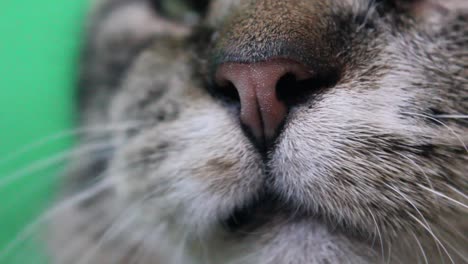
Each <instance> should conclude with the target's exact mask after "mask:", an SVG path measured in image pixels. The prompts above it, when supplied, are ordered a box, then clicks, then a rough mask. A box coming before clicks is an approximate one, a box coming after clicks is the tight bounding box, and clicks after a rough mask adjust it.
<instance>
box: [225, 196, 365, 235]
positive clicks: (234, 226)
mask: <svg viewBox="0 0 468 264" xmlns="http://www.w3.org/2000/svg"><path fill="white" fill-rule="evenodd" d="M301 221H310V222H313V223H318V224H322V225H323V226H325V227H327V228H328V229H329V231H331V232H337V233H341V234H343V235H345V236H347V237H349V238H352V239H353V240H355V241H360V242H369V241H368V239H369V236H367V232H366V231H365V230H361V229H359V228H357V227H356V228H355V227H352V226H349V225H347V226H344V225H342V222H340V221H335V220H334V219H333V217H332V216H330V215H327V216H325V215H324V214H322V213H320V212H318V211H314V212H311V211H310V210H306V209H305V208H303V207H302V206H300V205H299V203H295V202H293V201H285V200H284V199H282V198H281V197H280V196H279V195H277V194H274V193H273V192H268V193H263V194H261V195H259V196H258V197H257V198H256V199H252V200H250V201H249V202H247V203H245V204H243V206H239V207H237V208H236V209H234V210H233V211H232V213H231V214H229V215H228V217H226V218H224V219H223V220H222V221H221V226H222V227H223V228H224V229H225V230H226V231H227V232H228V233H230V234H233V235H240V236H243V235H249V234H253V233H255V232H256V231H257V230H265V227H266V228H267V230H268V226H269V225H270V224H275V225H290V224H294V223H295V222H301ZM267 232H268V231H267Z"/></svg>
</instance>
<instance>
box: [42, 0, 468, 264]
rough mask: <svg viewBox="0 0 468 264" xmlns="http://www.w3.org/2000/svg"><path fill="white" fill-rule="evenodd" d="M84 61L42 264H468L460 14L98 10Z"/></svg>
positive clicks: (412, 8)
mask: <svg viewBox="0 0 468 264" xmlns="http://www.w3.org/2000/svg"><path fill="white" fill-rule="evenodd" d="M81 65H82V67H81V68H82V70H81V74H80V83H79V89H78V90H79V94H78V98H79V112H80V125H81V126H82V127H83V128H84V130H83V131H84V133H83V135H82V136H81V138H80V142H81V145H80V146H78V148H77V151H78V153H82V155H79V157H78V158H76V160H75V161H73V164H72V166H71V167H70V168H69V173H68V176H69V177H67V181H66V183H65V184H64V187H63V189H64V195H65V197H67V196H66V195H71V196H68V197H69V199H68V201H72V202H71V203H69V204H68V205H66V206H63V207H62V208H60V210H57V212H56V214H55V215H54V218H53V220H52V221H51V222H50V225H49V229H50V233H51V238H50V240H51V242H50V245H51V252H52V253H51V255H52V256H53V263H60V264H61V263H66V264H72V263H93V264H124V263H125V264H127V263H136V264H180V263H181V264H185V263H186V264H199V263H203V264H210V263H212V264H231V263H232V264H234V263H242V264H275V263H276V264H305V263H310V264H313V263H324V264H325V263H329V264H334V263H353V264H354V263H359V264H360V263H363V264H366V263H367V264H371V263H468V247H467V245H468V237H467V234H468V221H467V208H468V207H467V195H466V193H467V191H468V184H467V183H468V181H467V169H468V155H467V154H468V149H467V146H466V145H467V142H468V133H467V132H468V130H467V127H468V120H467V115H466V114H467V111H468V2H466V1H463V0H460V1H457V0H447V1H434V0H413V1H400V0H342V1H335V0H282V1H278V0H211V1H209V0H199V1H191V0H101V1H96V2H95V5H94V7H93V10H92V12H91V14H90V19H89V24H88V28H87V42H86V45H85V49H84V52H83V61H82V64H81ZM96 142H98V143H96ZM89 146H93V147H92V148H91V150H90V149H89ZM86 149H88V151H84V150H86ZM80 151H82V152H80ZM64 199H65V198H64ZM59 203H60V201H59Z"/></svg>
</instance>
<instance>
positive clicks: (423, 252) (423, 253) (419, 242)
mask: <svg viewBox="0 0 468 264" xmlns="http://www.w3.org/2000/svg"><path fill="white" fill-rule="evenodd" d="M411 234H412V235H413V237H414V240H416V243H417V244H418V246H419V249H421V253H422V256H423V258H424V263H426V264H429V261H428V260H427V256H426V252H425V251H424V248H423V246H422V244H421V241H419V239H418V237H417V236H416V234H415V233H414V232H411Z"/></svg>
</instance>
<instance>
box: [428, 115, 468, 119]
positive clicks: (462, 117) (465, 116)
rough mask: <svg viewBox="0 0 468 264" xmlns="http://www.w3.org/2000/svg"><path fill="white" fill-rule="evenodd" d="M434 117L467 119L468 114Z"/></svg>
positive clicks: (437, 116) (438, 116) (436, 116)
mask: <svg viewBox="0 0 468 264" xmlns="http://www.w3.org/2000/svg"><path fill="white" fill-rule="evenodd" d="M434 117H435V118H442V119H467V118H468V115H434Z"/></svg>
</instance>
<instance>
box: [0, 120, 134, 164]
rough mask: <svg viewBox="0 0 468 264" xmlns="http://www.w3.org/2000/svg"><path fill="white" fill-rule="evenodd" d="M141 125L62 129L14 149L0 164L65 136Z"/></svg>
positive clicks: (125, 124)
mask: <svg viewBox="0 0 468 264" xmlns="http://www.w3.org/2000/svg"><path fill="white" fill-rule="evenodd" d="M139 125H141V123H139V122H128V123H122V124H109V125H104V126H91V127H83V128H78V129H72V130H67V131H63V132H60V133H57V134H54V135H51V136H48V137H45V138H43V139H41V140H39V141H37V142H35V143H32V144H29V145H27V146H25V147H23V148H21V149H18V150H16V151H15V152H13V153H11V154H9V155H8V156H6V157H3V158H2V159H1V160H0V166H3V165H5V164H6V163H8V162H10V161H12V160H14V159H16V158H18V157H21V156H22V155H23V154H25V153H28V152H30V151H33V150H35V149H38V148H40V147H43V146H45V145H47V144H49V143H52V142H54V141H56V140H60V139H64V138H67V137H73V136H77V135H80V134H83V133H93V132H96V133H104V132H114V131H115V132H118V131H126V130H129V129H133V128H135V127H138V126H139Z"/></svg>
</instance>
